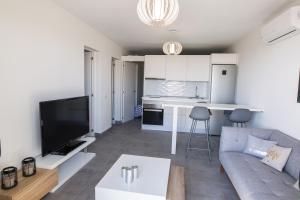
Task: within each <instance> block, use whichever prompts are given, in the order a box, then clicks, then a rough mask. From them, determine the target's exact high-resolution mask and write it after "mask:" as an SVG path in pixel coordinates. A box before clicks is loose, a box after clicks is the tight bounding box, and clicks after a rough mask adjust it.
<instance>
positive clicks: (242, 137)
mask: <svg viewBox="0 0 300 200" xmlns="http://www.w3.org/2000/svg"><path fill="white" fill-rule="evenodd" d="M272 133H273V130H270V129H254V128H236V127H223V128H222V134H221V143H220V151H221V152H222V151H238V152H243V151H244V149H245V147H246V144H247V141H248V135H252V136H255V137H258V138H260V139H264V140H270V137H271V135H272Z"/></svg>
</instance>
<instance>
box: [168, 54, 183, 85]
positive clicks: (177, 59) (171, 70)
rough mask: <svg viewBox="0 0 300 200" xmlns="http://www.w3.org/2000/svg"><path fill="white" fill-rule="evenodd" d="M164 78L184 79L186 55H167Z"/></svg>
mask: <svg viewBox="0 0 300 200" xmlns="http://www.w3.org/2000/svg"><path fill="white" fill-rule="evenodd" d="M166 79H167V80H172V81H185V80H186V56H167V59H166Z"/></svg>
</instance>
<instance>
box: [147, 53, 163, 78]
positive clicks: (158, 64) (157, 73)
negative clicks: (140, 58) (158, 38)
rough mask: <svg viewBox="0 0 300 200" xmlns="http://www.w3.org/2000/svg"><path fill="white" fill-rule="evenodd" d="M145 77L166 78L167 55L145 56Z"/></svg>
mask: <svg viewBox="0 0 300 200" xmlns="http://www.w3.org/2000/svg"><path fill="white" fill-rule="evenodd" d="M145 78H157V79H165V78H166V56H163V55H147V56H145Z"/></svg>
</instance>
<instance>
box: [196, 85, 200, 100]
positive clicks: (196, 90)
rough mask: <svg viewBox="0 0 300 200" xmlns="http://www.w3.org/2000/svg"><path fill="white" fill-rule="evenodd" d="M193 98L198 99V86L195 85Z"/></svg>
mask: <svg viewBox="0 0 300 200" xmlns="http://www.w3.org/2000/svg"><path fill="white" fill-rule="evenodd" d="M195 97H196V98H199V95H198V86H197V85H196V88H195Z"/></svg>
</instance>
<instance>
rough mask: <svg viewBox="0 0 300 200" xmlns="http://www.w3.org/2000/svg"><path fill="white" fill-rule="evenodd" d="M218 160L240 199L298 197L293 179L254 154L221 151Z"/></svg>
mask: <svg viewBox="0 0 300 200" xmlns="http://www.w3.org/2000/svg"><path fill="white" fill-rule="evenodd" d="M220 161H221V163H222V165H223V167H224V169H225V171H226V172H227V174H228V176H229V178H230V180H231V182H232V184H233V185H234V187H235V188H236V191H237V192H238V194H239V196H240V198H241V199H242V200H243V199H247V200H260V199H264V200H269V199H270V200H277V199H278V200H279V199H289V200H299V199H300V192H299V191H297V190H296V189H295V188H294V187H293V184H294V183H295V181H296V180H295V179H293V178H292V177H291V176H290V175H289V174H287V173H282V172H279V171H277V170H275V169H273V168H271V167H269V166H267V165H265V164H263V163H262V162H261V161H260V159H258V158H256V157H254V156H251V155H247V154H244V153H239V152H221V153H220Z"/></svg>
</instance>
